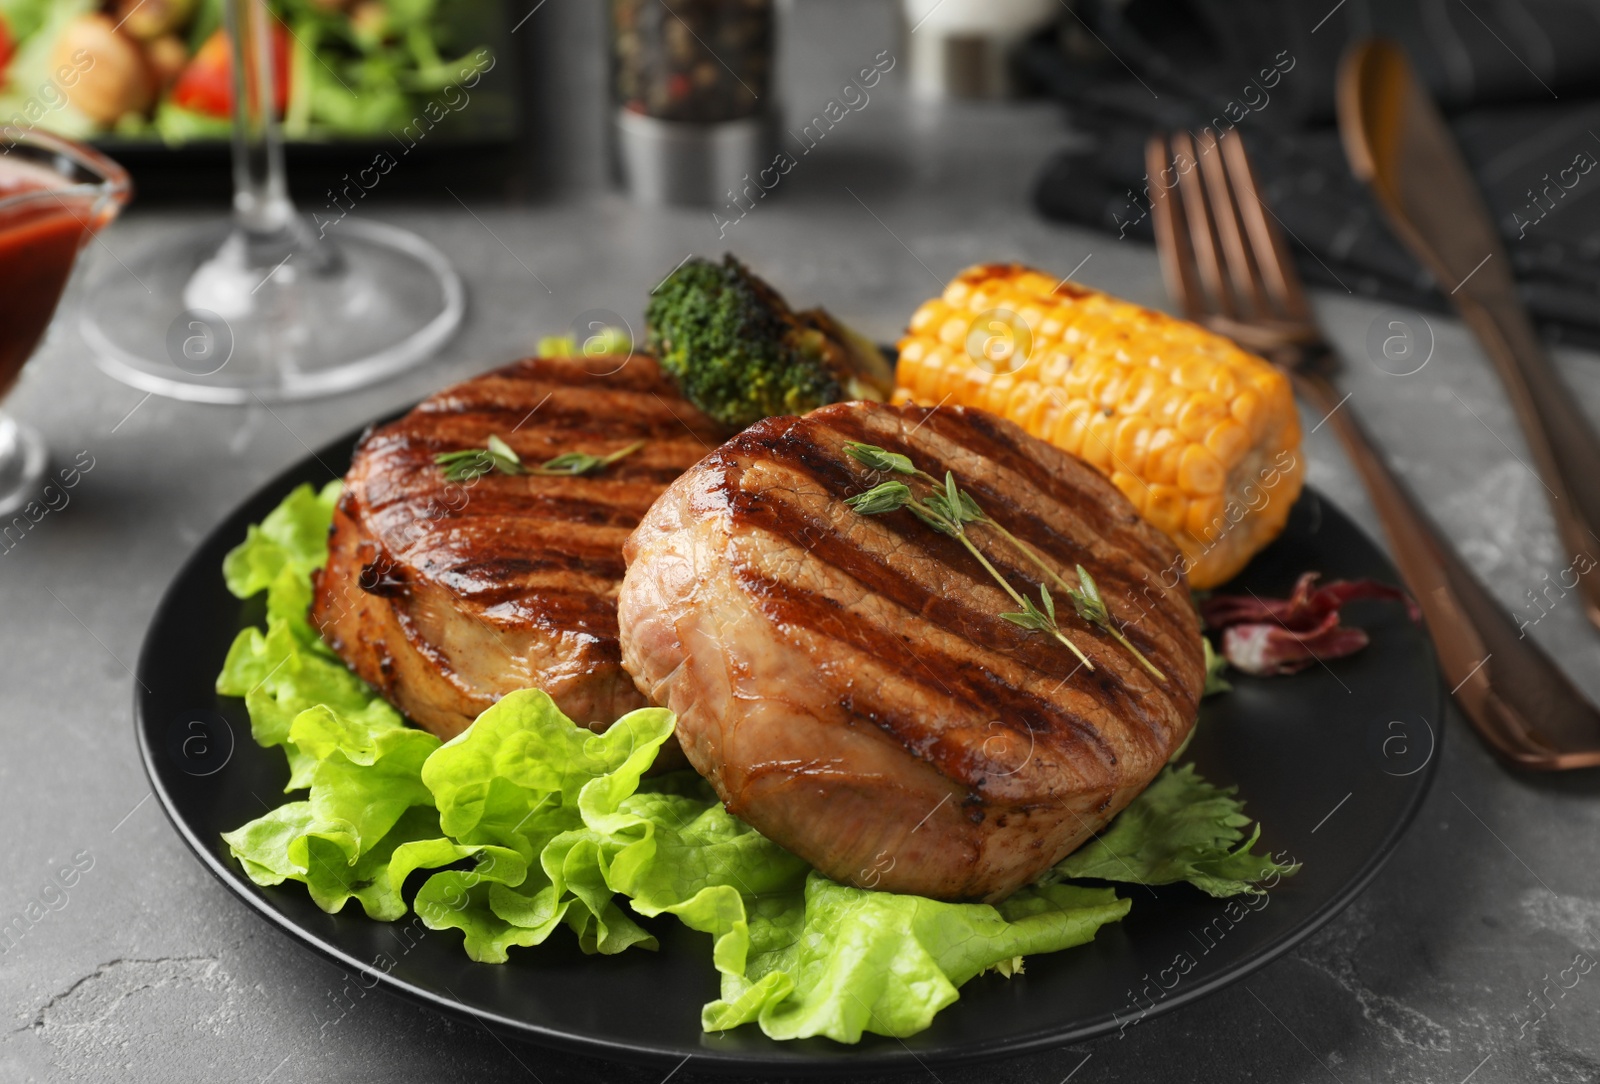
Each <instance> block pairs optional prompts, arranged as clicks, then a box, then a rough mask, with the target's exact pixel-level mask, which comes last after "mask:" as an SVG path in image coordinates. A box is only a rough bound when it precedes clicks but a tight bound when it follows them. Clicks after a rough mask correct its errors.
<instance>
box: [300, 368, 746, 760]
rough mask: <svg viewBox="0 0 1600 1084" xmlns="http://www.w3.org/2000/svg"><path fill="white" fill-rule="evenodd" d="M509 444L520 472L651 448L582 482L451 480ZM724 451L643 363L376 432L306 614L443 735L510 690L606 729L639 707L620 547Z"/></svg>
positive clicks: (439, 409) (498, 374) (466, 393)
mask: <svg viewBox="0 0 1600 1084" xmlns="http://www.w3.org/2000/svg"><path fill="white" fill-rule="evenodd" d="M490 435H497V436H499V437H501V438H502V439H504V440H505V441H506V442H507V443H509V444H510V445H511V447H512V448H513V449H515V450H516V452H517V454H518V455H519V456H520V457H521V458H522V460H523V462H524V463H525V464H529V465H537V464H540V463H542V462H544V461H545V460H548V459H551V458H553V457H554V456H556V455H559V454H561V453H563V452H573V451H578V452H588V453H591V454H596V455H603V454H605V453H607V452H612V451H616V450H618V449H620V448H623V447H625V446H627V445H629V444H632V443H634V442H635V441H640V440H642V441H644V442H645V443H644V446H643V447H642V448H640V449H639V450H638V451H637V452H635V453H634V454H632V455H630V456H628V457H627V458H625V459H623V460H621V461H619V462H617V463H615V464H613V465H611V466H609V467H607V468H605V470H603V471H602V472H599V473H596V474H593V475H588V476H581V477H542V476H509V475H505V474H501V473H499V472H491V473H489V474H486V475H484V476H482V477H480V478H478V479H475V480H473V481H465V482H459V483H457V482H450V481H448V480H446V478H445V477H444V474H443V472H442V471H441V470H440V468H439V467H438V466H437V465H436V464H435V463H434V456H435V455H437V454H438V453H440V452H452V451H457V450H460V449H466V448H482V447H484V445H485V442H486V441H487V440H488V438H489V436H490ZM720 439H721V433H720V431H719V430H718V429H717V428H716V427H715V426H714V425H713V424H712V423H711V422H710V421H708V420H707V419H705V418H704V417H703V416H702V415H700V414H699V412H698V411H696V410H695V409H694V408H693V407H692V406H690V405H689V404H688V403H687V402H686V401H684V400H683V399H681V398H680V397H679V396H678V395H677V393H676V392H675V391H674V390H673V388H672V386H671V384H670V383H669V382H668V381H667V380H666V378H665V377H664V376H663V375H662V374H661V373H660V371H659V370H658V369H657V367H656V364H655V362H654V361H653V360H652V359H650V358H648V357H645V356H642V355H635V356H632V357H629V358H622V357H604V358H534V359H529V360H526V361H520V362H517V363H516V364H514V365H509V366H506V367H505V368H503V369H499V370H496V371H494V372H491V373H487V374H485V375H483V376H480V377H477V378H475V379H472V380H469V381H467V382H465V383H463V384H458V385H456V386H455V387H452V388H447V389H445V390H444V391H441V392H439V393H438V394H437V395H434V396H432V397H431V398H429V399H427V400H424V401H423V402H422V403H421V404H419V405H418V406H417V408H416V409H415V410H413V411H411V412H410V413H409V414H407V415H406V416H405V417H403V418H400V419H399V420H397V421H394V422H391V423H389V424H387V425H383V426H380V427H378V428H376V429H373V430H371V431H369V432H368V433H367V434H366V436H365V437H363V439H362V441H361V444H360V446H359V447H358V448H357V450H356V454H355V458H354V461H353V462H352V464H351V467H350V473H349V474H348V475H347V476H346V479H345V490H344V495H343V497H342V499H341V500H340V502H339V505H338V508H337V510H336V512H335V515H334V521H333V531H332V535H331V537H330V540H329V560H328V565H327V567H326V568H325V569H323V570H322V572H321V573H320V574H319V575H318V577H317V584H316V597H315V599H314V602H313V606H312V617H313V620H314V621H315V622H316V624H317V626H318V627H319V628H320V629H321V630H322V634H323V637H324V638H325V639H326V640H327V642H328V643H329V644H330V645H331V646H332V647H333V649H334V650H335V651H337V652H338V653H339V654H340V655H341V656H342V657H343V658H344V659H345V661H346V662H347V663H349V665H350V667H351V668H352V669H353V670H355V672H356V673H357V674H359V675H360V676H361V677H362V678H364V679H365V680H366V681H368V682H370V683H371V684H372V685H374V686H375V687H377V688H378V689H379V690H380V691H381V692H382V693H383V695H384V696H385V697H386V698H387V699H388V700H389V701H390V702H391V703H393V704H395V705H396V706H397V707H398V708H400V710H401V711H403V712H405V714H406V715H407V716H409V717H410V718H411V719H412V720H414V721H415V722H416V723H418V724H419V725H421V726H423V727H425V728H426V729H428V730H431V731H432V732H434V733H435V734H438V735H439V736H440V737H443V738H450V737H453V736H454V735H456V734H458V733H460V732H461V731H462V730H464V729H466V727H467V725H468V724H469V723H471V722H472V720H473V719H474V718H476V717H477V715H478V714H479V713H480V712H482V711H483V710H484V709H485V708H487V707H489V706H490V705H491V704H493V703H494V702H495V701H496V700H498V699H499V698H500V697H501V696H503V695H505V694H506V693H508V692H511V691H513V690H516V689H522V688H528V687H537V688H542V689H544V690H545V691H547V692H548V693H550V695H551V696H552V697H553V698H554V699H555V701H556V703H557V704H558V705H560V707H561V708H562V710H563V711H565V712H566V713H567V714H568V715H569V716H571V717H572V718H573V719H574V720H576V721H578V722H580V723H583V724H586V725H589V726H591V727H593V728H595V729H604V728H605V727H606V726H608V725H609V724H610V723H611V722H612V721H613V720H615V719H616V718H617V716H619V715H621V714H622V713H624V712H626V711H629V710H631V709H633V708H637V707H642V706H644V705H645V699H644V697H643V696H641V695H640V694H639V692H638V691H637V690H636V689H635V688H634V686H633V683H632V682H631V681H630V680H629V679H628V676H627V675H626V674H625V673H623V671H622V669H621V666H620V652H619V648H618V643H617V617H616V596H617V588H618V585H619V583H620V582H621V579H622V573H623V561H622V543H623V541H624V540H625V539H626V538H627V536H628V533H629V532H630V531H631V530H632V529H633V528H634V527H635V526H636V525H637V524H638V522H639V520H640V518H641V517H642V516H643V515H644V513H645V511H646V510H647V509H648V508H649V507H650V505H651V503H652V502H653V501H654V500H655V499H656V498H657V497H658V496H660V494H661V492H662V491H663V490H664V489H665V488H666V487H667V485H668V483H670V482H671V481H672V480H673V479H674V478H676V477H677V476H678V475H679V474H680V473H682V472H683V470H684V469H685V468H687V467H689V466H690V465H691V464H693V463H694V462H695V461H696V460H698V459H699V458H700V457H701V456H703V455H705V454H706V452H707V451H708V450H710V449H711V448H713V447H715V446H716V444H717V442H718V440H720Z"/></svg>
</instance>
